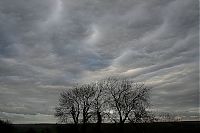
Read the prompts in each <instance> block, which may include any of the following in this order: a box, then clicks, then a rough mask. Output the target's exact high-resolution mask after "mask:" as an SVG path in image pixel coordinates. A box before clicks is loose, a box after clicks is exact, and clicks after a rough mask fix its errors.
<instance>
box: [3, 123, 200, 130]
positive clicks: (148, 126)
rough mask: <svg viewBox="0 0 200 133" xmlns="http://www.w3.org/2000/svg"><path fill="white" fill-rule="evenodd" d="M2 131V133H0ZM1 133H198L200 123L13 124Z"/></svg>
mask: <svg viewBox="0 0 200 133" xmlns="http://www.w3.org/2000/svg"><path fill="white" fill-rule="evenodd" d="M2 131H3V132H2ZM0 132H2V133H4V132H5V133H76V132H78V133H120V132H124V133H199V132H200V121H196V122H157V123H134V124H131V123H126V124H124V126H123V128H121V126H120V125H118V124H105V123H104V124H102V125H101V128H99V127H97V126H96V124H87V125H86V126H85V130H84V127H83V125H81V124H79V125H78V126H75V125H73V124H13V125H12V127H11V126H9V127H8V128H6V127H4V126H1V130H0Z"/></svg>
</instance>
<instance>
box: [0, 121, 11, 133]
mask: <svg viewBox="0 0 200 133" xmlns="http://www.w3.org/2000/svg"><path fill="white" fill-rule="evenodd" d="M0 131H1V132H5V133H11V132H12V131H13V126H12V123H11V121H9V120H1V119H0Z"/></svg>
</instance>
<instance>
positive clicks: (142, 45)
mask: <svg viewBox="0 0 200 133" xmlns="http://www.w3.org/2000/svg"><path fill="white" fill-rule="evenodd" d="M198 13H199V1H198V0H28V1H27V0H14V1H13V0H0V118H4V119H10V120H12V121H13V122H14V123H42V122H55V118H54V117H53V115H52V114H53V113H54V110H53V109H54V106H55V105H56V104H57V100H58V96H59V92H61V91H62V90H63V89H65V88H68V87H70V86H71V85H72V84H73V83H75V82H80V83H84V82H88V81H92V80H98V79H101V78H104V77H108V76H110V75H118V76H122V77H129V78H132V79H134V80H135V81H142V82H145V83H146V84H147V85H148V86H151V87H152V88H153V89H152V104H153V107H152V109H154V110H156V111H166V112H171V111H173V112H181V113H180V115H182V116H183V118H185V119H187V120H191V119H193V120H194V119H198V117H197V115H198V113H199V99H198V97H199V70H198V68H199V67H198V65H199V39H198V37H199V34H198V32H199V31H198V28H199V27H198V26H199V21H198V15H199V14H198Z"/></svg>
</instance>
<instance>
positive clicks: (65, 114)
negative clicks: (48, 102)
mask: <svg viewBox="0 0 200 133" xmlns="http://www.w3.org/2000/svg"><path fill="white" fill-rule="evenodd" d="M79 95H80V94H79V89H78V87H73V88H72V89H69V90H66V91H64V92H62V93H61V94H60V99H59V106H58V107H56V108H55V110H56V113H55V116H56V117H58V118H59V120H60V122H62V123H67V122H68V121H69V120H71V119H73V122H74V123H75V124H78V123H79V116H80V111H81V110H80V105H81V103H80V100H79Z"/></svg>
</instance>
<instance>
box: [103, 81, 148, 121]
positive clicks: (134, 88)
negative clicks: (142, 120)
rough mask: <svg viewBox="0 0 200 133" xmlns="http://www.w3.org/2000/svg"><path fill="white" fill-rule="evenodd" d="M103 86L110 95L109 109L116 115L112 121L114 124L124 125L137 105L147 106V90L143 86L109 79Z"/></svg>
mask: <svg viewBox="0 0 200 133" xmlns="http://www.w3.org/2000/svg"><path fill="white" fill-rule="evenodd" d="M105 86H106V89H107V90H108V93H109V94H110V98H109V105H110V109H111V110H112V113H113V112H114V113H116V114H117V117H116V118H115V119H114V121H116V122H117V121H118V122H119V123H121V124H123V123H125V121H126V120H127V119H128V117H130V114H131V113H135V112H136V110H137V109H138V106H139V105H143V106H144V107H148V105H149V89H148V88H147V87H145V86H144V84H135V83H133V82H132V81H130V80H126V79H123V80H122V79H113V78H109V79H108V80H107V82H106V83H105ZM112 119H113V118H112Z"/></svg>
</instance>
